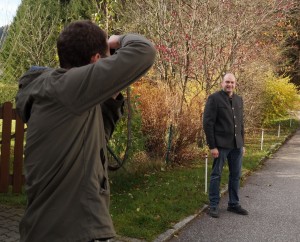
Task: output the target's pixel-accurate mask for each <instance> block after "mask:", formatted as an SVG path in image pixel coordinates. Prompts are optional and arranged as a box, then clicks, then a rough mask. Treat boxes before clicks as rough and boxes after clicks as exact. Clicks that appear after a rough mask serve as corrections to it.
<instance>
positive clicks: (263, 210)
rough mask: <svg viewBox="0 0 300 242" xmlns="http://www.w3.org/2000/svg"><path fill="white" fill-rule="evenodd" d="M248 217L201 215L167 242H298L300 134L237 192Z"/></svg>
mask: <svg viewBox="0 0 300 242" xmlns="http://www.w3.org/2000/svg"><path fill="white" fill-rule="evenodd" d="M240 200H241V204H242V205H243V207H245V208H246V209H247V210H248V211H249V215H248V216H241V215H237V214H233V213H229V212H227V211H226V208H227V201H228V194H227V195H225V196H224V197H223V198H222V199H221V202H220V218H217V219H216V218H211V217H209V216H208V215H207V214H206V213H202V214H201V215H199V216H197V217H196V218H195V219H194V220H192V221H191V222H190V223H189V224H188V225H187V226H185V227H184V228H183V229H182V230H181V231H179V233H178V234H177V235H176V236H174V237H173V238H172V239H170V242H179V241H184V242H196V241H201V242H208V241H209V242H218V241H220V242H221V241H222V242H286V241H288V242H300V130H299V131H297V133H296V134H295V135H294V136H293V137H292V139H290V140H289V141H288V142H287V143H286V144H285V145H283V146H282V147H281V148H280V149H279V151H277V152H276V154H274V155H273V157H272V158H270V159H268V160H267V161H266V162H265V164H264V166H263V167H262V169H261V170H259V171H257V172H255V173H254V174H252V175H251V176H250V177H248V178H247V180H246V182H245V184H244V186H243V187H242V188H241V190H240Z"/></svg>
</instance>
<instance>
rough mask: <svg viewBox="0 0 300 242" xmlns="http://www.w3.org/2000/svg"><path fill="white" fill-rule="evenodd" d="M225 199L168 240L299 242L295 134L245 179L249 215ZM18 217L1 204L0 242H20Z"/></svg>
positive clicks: (299, 139)
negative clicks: (216, 210)
mask: <svg viewBox="0 0 300 242" xmlns="http://www.w3.org/2000/svg"><path fill="white" fill-rule="evenodd" d="M227 199H228V197H227V195H225V196H224V197H223V198H222V199H221V203H220V212H221V214H220V218H218V219H214V218H211V217H209V216H208V215H207V214H206V213H202V214H201V215H199V216H197V217H196V218H195V219H193V220H192V221H191V222H190V223H189V224H188V225H187V226H185V227H184V228H183V229H182V230H181V231H180V232H179V233H178V234H177V235H176V236H174V237H173V238H172V239H170V242H179V241H183V242H196V241H201V242H208V241H209V242H218V241H220V242H221V241H222V242H283V241H284V242H285V241H288V242H300V130H299V131H298V132H297V133H296V134H295V135H294V136H293V137H292V139H290V140H289V141H288V142H287V143H286V144H285V145H284V146H282V147H281V148H280V149H279V151H278V152H277V153H276V154H275V155H274V156H273V158H271V159H268V160H267V161H266V162H265V165H264V166H263V168H262V169H261V170H260V171H258V172H255V173H254V174H252V175H251V177H248V178H247V180H246V182H245V184H244V186H243V187H242V188H241V190H240V199H241V203H242V205H243V206H244V207H245V208H246V209H247V210H248V211H249V215H248V216H240V215H236V214H232V213H229V212H227V211H226V207H227ZM22 214H23V210H22V209H12V208H9V207H5V206H1V205H0V242H14V241H19V233H18V223H19V221H20V218H21V216H22ZM114 241H118V240H114ZM120 241H124V240H122V239H121V240H120ZM126 241H131V242H133V241H137V240H134V239H132V240H131V239H129V240H126Z"/></svg>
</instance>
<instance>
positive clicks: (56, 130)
mask: <svg viewBox="0 0 300 242" xmlns="http://www.w3.org/2000/svg"><path fill="white" fill-rule="evenodd" d="M120 43H121V48H120V49H118V50H117V51H116V53H115V54H114V55H112V56H110V57H107V58H104V59H100V60H99V61H97V62H96V63H93V64H89V65H86V66H82V67H76V68H72V69H70V70H66V69H42V70H39V69H38V70H35V71H29V72H28V73H26V74H25V75H24V76H23V77H22V78H21V79H20V81H19V91H18V93H17V96H16V106H17V111H18V113H19V115H20V116H21V117H22V119H23V121H24V122H26V123H27V126H28V129H27V135H26V146H25V159H24V166H25V167H24V168H25V178H26V192H27V195H28V205H27V208H26V211H25V214H24V217H23V219H22V220H21V223H20V235H21V241H22V242H42V241H43V242H62V241H65V242H67V241H68V242H75V241H78V242H79V241H82V242H87V241H90V240H92V239H96V238H98V239H100V238H111V237H113V236H115V231H114V229H113V225H112V220H111V217H110V213H109V197H110V191H109V182H108V176H107V151H106V138H105V127H104V124H105V123H106V124H108V126H110V127H106V136H107V137H108V136H109V135H110V134H111V132H112V130H113V127H114V123H115V121H116V120H117V118H116V117H117V116H118V114H117V112H119V111H120V110H119V109H120V107H121V104H120V103H119V104H118V100H110V97H111V96H113V95H114V94H115V93H118V92H120V91H121V90H122V89H124V88H125V87H127V86H128V85H130V84H131V83H132V82H134V81H136V80H137V79H139V78H140V77H141V76H142V75H144V74H145V73H146V72H147V71H148V70H149V68H150V67H151V66H152V64H153V62H154V59H155V49H154V47H153V45H152V44H151V42H150V41H148V40H147V39H145V38H144V37H142V36H139V35H133V34H129V35H125V36H122V38H121V39H120ZM119 102H121V100H119ZM103 105H104V106H105V105H106V108H105V110H107V111H105V115H104V117H105V120H103V115H102V109H101V108H102V107H103ZM101 106H102V107H101ZM109 107H110V108H109ZM113 116H115V117H113Z"/></svg>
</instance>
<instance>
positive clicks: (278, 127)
mask: <svg viewBox="0 0 300 242" xmlns="http://www.w3.org/2000/svg"><path fill="white" fill-rule="evenodd" d="M277 136H278V138H279V137H280V123H279V125H278V135H277Z"/></svg>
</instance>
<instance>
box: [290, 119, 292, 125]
mask: <svg viewBox="0 0 300 242" xmlns="http://www.w3.org/2000/svg"><path fill="white" fill-rule="evenodd" d="M290 127H292V119H291V118H290Z"/></svg>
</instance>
